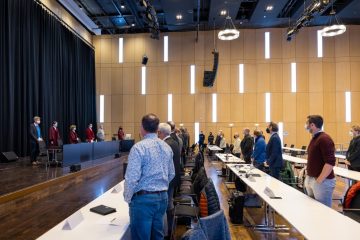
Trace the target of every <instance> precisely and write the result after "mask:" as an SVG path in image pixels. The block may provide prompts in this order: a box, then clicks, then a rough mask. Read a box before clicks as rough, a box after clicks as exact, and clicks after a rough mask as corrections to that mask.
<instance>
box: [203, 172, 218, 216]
mask: <svg viewBox="0 0 360 240" xmlns="http://www.w3.org/2000/svg"><path fill="white" fill-rule="evenodd" d="M199 208H200V216H201V217H206V216H208V215H211V214H213V213H216V212H217V211H219V210H220V201H219V196H218V195H217V192H216V189H215V185H214V183H213V181H212V180H211V178H209V179H208V182H207V183H206V185H205V187H204V188H203V189H202V190H201V192H200V198H199Z"/></svg>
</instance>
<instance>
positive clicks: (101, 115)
mask: <svg viewBox="0 0 360 240" xmlns="http://www.w3.org/2000/svg"><path fill="white" fill-rule="evenodd" d="M99 112H100V116H99V121H100V122H101V123H103V122H104V115H105V114H104V113H105V96H104V95H100V111H99Z"/></svg>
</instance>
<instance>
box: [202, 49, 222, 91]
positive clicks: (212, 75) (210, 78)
mask: <svg viewBox="0 0 360 240" xmlns="http://www.w3.org/2000/svg"><path fill="white" fill-rule="evenodd" d="M212 54H214V65H213V70H212V71H204V79H203V86H204V87H212V86H214V82H215V79H216V73H217V69H218V65H219V52H217V51H216V50H214V51H213V52H212Z"/></svg>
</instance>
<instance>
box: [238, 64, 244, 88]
mask: <svg viewBox="0 0 360 240" xmlns="http://www.w3.org/2000/svg"><path fill="white" fill-rule="evenodd" d="M239 93H244V64H239Z"/></svg>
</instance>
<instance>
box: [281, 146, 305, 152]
mask: <svg viewBox="0 0 360 240" xmlns="http://www.w3.org/2000/svg"><path fill="white" fill-rule="evenodd" d="M283 149H284V150H289V151H296V152H307V150H306V149H301V148H291V147H283Z"/></svg>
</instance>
